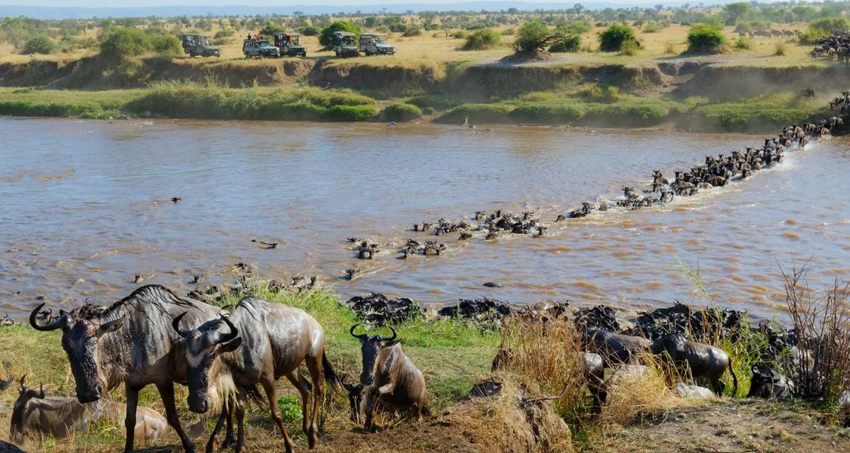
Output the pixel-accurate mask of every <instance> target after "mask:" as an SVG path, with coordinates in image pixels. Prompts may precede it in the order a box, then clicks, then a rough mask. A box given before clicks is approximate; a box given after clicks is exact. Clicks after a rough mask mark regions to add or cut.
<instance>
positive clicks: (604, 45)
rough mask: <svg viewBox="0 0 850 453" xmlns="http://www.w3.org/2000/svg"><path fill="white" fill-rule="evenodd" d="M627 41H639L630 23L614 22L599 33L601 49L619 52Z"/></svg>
mask: <svg viewBox="0 0 850 453" xmlns="http://www.w3.org/2000/svg"><path fill="white" fill-rule="evenodd" d="M627 42H634V43H637V36H635V31H634V29H633V28H632V27H629V26H628V25H621V24H614V25H611V26H610V27H608V29H607V30H605V31H603V32H602V34H600V35H599V43H600V46H599V50H601V51H603V52H619V51H620V49H621V48H622V47H623V44H625V43H627Z"/></svg>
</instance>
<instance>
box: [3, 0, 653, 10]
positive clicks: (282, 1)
mask: <svg viewBox="0 0 850 453" xmlns="http://www.w3.org/2000/svg"><path fill="white" fill-rule="evenodd" d="M462 1H464V2H468V1H472V2H478V1H480V0H462ZM500 1H505V0H500ZM507 1H510V0H507ZM529 1H533V2H534V3H573V0H529ZM603 1H606V2H607V1H610V0H603ZM481 2H482V3H486V2H484V1H481ZM614 2H615V3H623V4H626V3H646V0H616V1H614ZM405 3H417V4H423V3H426V4H441V5H450V4H452V3H457V2H452V1H447V0H300V1H298V0H134V1H133V2H132V3H131V2H124V1H115V0H0V5H23V6H62V7H75V8H101V7H112V8H115V7H122V6H133V7H146V6H231V5H251V6H291V5H307V4H310V5H323V6H324V5H334V6H337V5H338V6H357V5H370V6H371V5H398V4H405ZM517 3H518V4H520V3H522V1H521V0H520V1H518V2H517ZM575 3H583V4H591V3H594V2H593V1H585V2H581V1H575ZM662 3H664V2H662Z"/></svg>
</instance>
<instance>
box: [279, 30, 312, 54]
mask: <svg viewBox="0 0 850 453" xmlns="http://www.w3.org/2000/svg"><path fill="white" fill-rule="evenodd" d="M274 46H275V47H277V48H278V49H280V54H281V56H285V57H297V56H299V55H300V56H302V57H306V56H307V50H305V49H304V46H302V45H301V35H299V34H298V33H293V32H283V33H275V35H274Z"/></svg>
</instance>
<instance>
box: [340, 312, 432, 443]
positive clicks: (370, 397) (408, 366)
mask: <svg viewBox="0 0 850 453" xmlns="http://www.w3.org/2000/svg"><path fill="white" fill-rule="evenodd" d="M359 325H360V324H355V325H354V326H352V327H351V330H350V333H351V335H352V336H353V337H354V338H357V339H358V340H360V352H361V355H362V358H363V371H362V372H361V373H360V383H361V384H362V385H364V386H370V387H369V388H368V389H366V398H365V399H364V400H363V406H364V412H365V415H366V423H365V427H366V429H374V428H375V425H374V422H373V420H372V415H373V412H374V410H375V407H376V405H377V404H378V403H380V404H382V405H384V406H386V407H388V408H390V409H397V410H405V409H412V410H413V414H414V415H415V416H416V417H421V416H422V414H423V413H424V414H426V415H427V414H428V413H429V412H430V409H429V408H428V397H427V392H426V389H425V378H424V377H423V376H422V372H421V371H419V369H418V368H416V365H414V364H413V362H412V361H411V360H410V358H408V357H407V356H406V355H405V354H404V350H403V349H402V348H401V344H399V343H398V342H396V341H395V339H396V338H397V337H398V333H397V332H396V331H395V329H393V328H392V327H389V326H388V327H389V329H390V330H392V332H393V336H392V337H390V338H384V337H382V336H380V335H377V336H374V337H370V336H369V335H368V334H365V333H363V334H355V333H354V330H355V329H356V328H357V326H359Z"/></svg>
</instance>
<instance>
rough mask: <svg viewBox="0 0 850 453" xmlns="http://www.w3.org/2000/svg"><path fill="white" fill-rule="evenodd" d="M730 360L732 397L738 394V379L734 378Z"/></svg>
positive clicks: (730, 360) (733, 368) (733, 369)
mask: <svg viewBox="0 0 850 453" xmlns="http://www.w3.org/2000/svg"><path fill="white" fill-rule="evenodd" d="M732 365H733V364H732V359H729V373H731V374H732V397H733V398H734V397H735V395H737V394H738V378H737V377H735V367H734V366H732Z"/></svg>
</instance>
